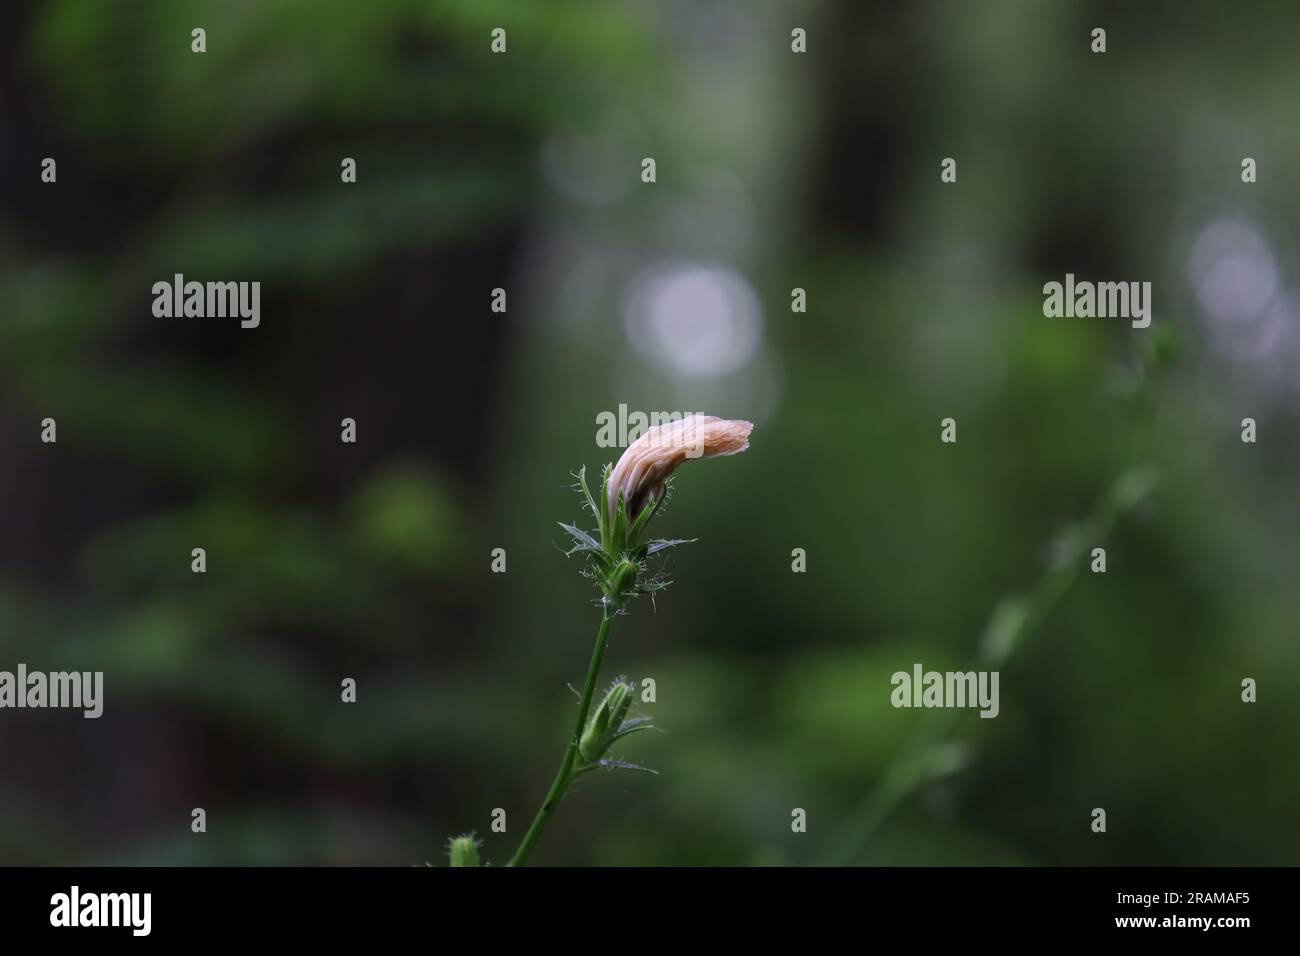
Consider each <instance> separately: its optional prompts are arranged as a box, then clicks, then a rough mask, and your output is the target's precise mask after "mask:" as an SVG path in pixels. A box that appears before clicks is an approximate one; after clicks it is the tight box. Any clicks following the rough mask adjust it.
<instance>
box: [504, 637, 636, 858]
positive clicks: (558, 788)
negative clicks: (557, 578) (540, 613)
mask: <svg viewBox="0 0 1300 956" xmlns="http://www.w3.org/2000/svg"><path fill="white" fill-rule="evenodd" d="M613 623H614V616H613V614H612V613H610V612H609V611H606V612H605V615H604V616H603V617H602V618H601V621H600V630H599V631H598V632H597V634H596V646H595V647H593V648H592V649H591V663H590V664H588V665H587V681H586V683H585V684H584V685H583V687H582V699H581V701H580V702H579V704H578V720H577V722H576V723H575V724H574V726H573V735H572V736H571V737H570V738H569V745H568V746H567V747H566V748H565V749H564V760H563V762H561V764H560V771H559V773H557V774H556V775H555V782H554V783H552V784H551V789H550V791H549V792H548V793H547V794H546V799H545V800H543V801H542V806H541V808H540V809H539V810H538V811H537V816H535V817H533V822H532V825H530V826H529V827H528V832H527V833H525V834H524V840H523V842H522V843H520V844H519V849H518V850H516V851H515V855H514V856H513V857H512V858H511V860H510V865H511V866H523V865H524V864H525V863H527V862H528V857H529V855H530V854H531V853H532V852H533V847H534V846H536V845H537V841H538V840H540V839H541V838H542V831H543V830H545V829H546V824H548V823H550V822H551V815H552V814H553V813H554V812H555V808H556V807H557V806H559V804H560V801H561V800H562V799H564V794H565V793H566V792H568V789H569V784H570V783H572V782H573V778H574V777H575V776H577V773H576V771H577V770H578V769H579V768H578V767H577V766H576V764H577V762H578V741H579V740H580V739H581V738H582V731H583V728H584V727H585V726H586V724H587V713H588V711H590V710H591V698H592V696H593V695H594V694H595V692H596V680H597V678H598V677H599V676H600V664H601V661H603V660H604V659H605V648H606V647H607V646H608V645H609V628H610V625H611V624H613Z"/></svg>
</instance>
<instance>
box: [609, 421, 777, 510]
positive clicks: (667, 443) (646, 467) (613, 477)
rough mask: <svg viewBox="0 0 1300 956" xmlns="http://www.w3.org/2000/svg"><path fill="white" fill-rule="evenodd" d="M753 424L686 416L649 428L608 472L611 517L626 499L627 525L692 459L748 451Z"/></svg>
mask: <svg viewBox="0 0 1300 956" xmlns="http://www.w3.org/2000/svg"><path fill="white" fill-rule="evenodd" d="M753 429H754V426H753V424H752V423H750V422H745V421H735V420H728V419H722V418H717V417H715V416H713V415H687V416H686V417H685V418H682V419H680V420H678V421H675V422H669V423H667V424H665V425H656V426H655V427H654V428H650V429H647V430H646V432H645V434H643V435H642V436H641V437H640V438H638V439H637V440H636V441H634V442H632V444H630V445H628V446H627V450H626V451H624V452H623V455H622V457H621V458H619V460H618V464H616V465H615V466H614V470H613V471H611V472H610V474H609V514H610V516H611V517H612V516H613V514H614V509H615V508H617V507H618V496H619V495H620V494H621V495H622V496H623V503H624V505H625V507H626V508H627V516H628V520H629V521H635V520H636V518H637V515H639V514H640V513H641V511H642V509H643V508H645V507H646V505H648V504H650V502H652V501H656V500H658V499H659V497H660V496H661V495H662V494H663V491H664V482H666V481H667V480H668V477H669V476H670V475H671V474H672V473H673V472H674V471H676V470H677V467H678V466H679V465H680V464H681V463H682V462H684V461H686V460H687V459H688V458H715V457H717V456H719V455H738V454H740V453H741V452H742V451H744V450H745V449H746V448H748V447H749V433H750V432H751V431H753Z"/></svg>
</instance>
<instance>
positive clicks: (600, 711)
mask: <svg viewBox="0 0 1300 956" xmlns="http://www.w3.org/2000/svg"><path fill="white" fill-rule="evenodd" d="M635 693H636V687H635V686H634V685H633V684H631V683H629V682H628V681H626V680H624V679H623V678H619V679H618V680H617V681H615V682H614V684H613V685H612V686H611V687H610V688H609V690H608V691H607V692H606V693H605V697H604V699H602V700H601V702H600V704H599V706H597V708H596V712H595V713H594V714H592V715H591V719H590V720H589V721H588V722H587V729H586V730H585V731H583V733H582V738H581V739H580V740H579V741H578V754H579V755H580V756H581V757H582V759H583V761H584V762H586V763H595V762H596V761H597V760H599V759H600V758H601V757H603V756H604V755H605V751H606V750H608V749H609V745H610V744H611V743H613V742H614V736H615V734H617V733H618V731H619V728H620V727H622V726H623V720H624V718H626V717H627V712H628V709H629V708H630V707H631V706H632V696H633V695H634V694H635Z"/></svg>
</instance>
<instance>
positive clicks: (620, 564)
mask: <svg viewBox="0 0 1300 956" xmlns="http://www.w3.org/2000/svg"><path fill="white" fill-rule="evenodd" d="M752 429H753V425H751V424H750V423H749V422H742V421H728V420H724V419H720V418H713V417H712V416H706V415H691V416H688V417H686V418H684V419H681V420H680V421H677V422H673V423H671V424H668V425H661V426H657V427H655V428H651V429H649V430H648V431H647V432H646V433H645V434H644V435H642V436H641V437H640V438H638V439H637V440H636V441H635V442H633V443H632V444H631V445H629V446H628V448H627V450H626V451H625V452H624V453H623V455H622V457H620V458H619V460H618V463H617V464H616V465H614V466H613V467H611V466H609V465H606V466H605V470H604V473H603V475H602V480H601V487H600V494H599V496H596V495H593V494H592V492H591V488H590V487H589V486H588V484H587V474H586V469H585V468H582V469H580V470H579V472H578V475H577V479H578V481H577V490H578V492H579V493H580V495H581V496H582V499H583V503H584V505H585V507H586V509H587V510H588V511H589V512H590V514H591V516H592V517H593V518H594V519H595V521H596V529H595V531H594V532H589V531H584V530H583V529H581V528H579V527H577V526H576V525H571V524H565V523H564V522H559V524H560V527H561V528H563V529H564V531H565V532H566V533H567V534H568V535H569V537H570V539H571V541H572V544H573V546H572V547H571V548H570V549H569V551H567V552H566V555H567V556H571V555H575V554H578V555H581V556H582V557H584V558H585V559H586V562H585V566H584V568H583V571H582V573H583V575H584V576H585V577H587V578H589V579H590V580H591V581H592V582H593V583H594V584H595V585H596V588H597V590H598V591H599V592H600V607H601V618H600V628H599V630H598V631H597V632H596V642H595V645H594V646H593V647H592V651H591V659H590V661H589V662H588V664H587V677H586V679H585V680H584V681H583V685H582V692H581V694H580V695H579V697H578V713H577V716H576V719H575V721H574V725H573V732H572V733H571V734H570V735H569V739H568V742H567V744H566V745H565V748H564V756H563V758H562V759H561V761H560V768H559V770H558V771H557V772H556V774H555V779H554V780H553V781H552V783H551V788H550V790H548V791H547V793H546V797H545V799H544V800H543V801H542V805H541V807H540V808H539V809H538V811H537V814H536V815H535V816H534V817H533V821H532V823H531V824H530V825H529V827H528V831H527V832H526V833H525V834H524V838H523V841H522V842H521V843H520V844H519V848H518V849H517V850H516V851H515V854H514V856H513V857H512V858H511V860H510V865H511V866H523V865H524V864H526V863H527V862H528V860H529V858H530V857H531V856H532V853H533V850H534V849H535V848H536V846H537V843H538V841H539V840H540V839H541V837H542V834H543V832H545V830H546V827H547V825H548V824H549V823H550V821H551V818H552V817H553V816H554V815H555V810H556V808H557V807H558V806H559V805H560V801H561V800H563V799H564V796H565V794H566V793H568V791H569V787H570V785H572V783H573V781H574V780H575V779H577V778H578V777H579V776H580V775H582V774H583V773H586V772H587V771H589V770H594V769H597V768H605V769H610V770H613V769H627V770H646V768H644V767H638V766H637V765H635V764H631V763H627V762H625V761H622V760H618V759H615V758H613V757H611V756H609V752H610V750H611V748H612V747H613V746H614V744H616V743H617V742H618V741H619V740H621V739H622V738H624V737H627V736H629V735H630V734H634V733H637V732H639V731H642V730H649V729H652V727H653V725H652V724H651V723H650V721H649V719H648V718H642V717H632V718H629V717H628V713H629V711H630V709H631V706H632V700H633V696H634V694H635V690H636V688H635V685H633V684H631V683H629V682H627V681H626V680H625V679H624V678H619V679H618V680H617V681H615V682H614V683H613V684H612V685H611V686H610V688H609V689H608V690H607V691H606V692H605V696H604V697H603V698H602V699H601V701H600V703H599V704H598V705H596V707H595V711H594V712H593V710H592V704H593V701H594V699H595V694H596V685H597V683H598V682H599V680H600V668H601V665H602V663H603V662H604V659H605V652H606V650H607V649H608V647H609V633H610V628H611V627H612V626H613V623H614V618H615V617H617V616H618V615H619V614H622V613H625V610H626V608H627V605H628V604H629V603H630V602H631V601H632V600H633V599H634V598H636V597H637V596H638V595H641V594H651V595H653V594H654V593H656V592H658V591H661V590H663V589H664V588H666V587H667V586H668V585H669V584H670V583H671V582H670V581H669V580H668V578H667V577H666V576H665V575H664V574H663V573H662V572H658V571H654V570H653V569H651V568H650V566H649V559H650V558H651V557H652V556H654V555H656V554H659V553H661V552H664V551H667V550H668V549H670V548H674V547H676V546H677V545H680V544H686V543H688V542H687V541H686V540H685V539H681V538H654V539H652V538H648V537H647V536H646V531H647V528H648V526H649V524H650V521H651V520H652V519H653V518H654V516H655V515H656V514H657V513H658V512H659V510H660V507H661V506H662V505H663V503H664V501H665V500H667V498H668V494H669V479H670V478H671V477H672V473H673V472H674V471H675V470H676V469H677V468H678V466H680V465H681V464H682V463H683V462H685V461H687V460H690V459H696V458H712V457H717V456H721V455H735V454H739V453H740V452H743V451H744V450H745V449H746V448H748V447H749V433H750V431H751V430H752ZM650 772H651V773H653V771H650Z"/></svg>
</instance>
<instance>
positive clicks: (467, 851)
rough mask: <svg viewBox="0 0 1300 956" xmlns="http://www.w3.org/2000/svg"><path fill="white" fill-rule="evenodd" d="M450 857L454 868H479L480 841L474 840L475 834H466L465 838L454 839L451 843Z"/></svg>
mask: <svg viewBox="0 0 1300 956" xmlns="http://www.w3.org/2000/svg"><path fill="white" fill-rule="evenodd" d="M447 852H448V855H449V856H450V857H451V865H452V866H478V865H479V862H478V841H477V840H475V839H474V834H472V833H466V834H464V835H463V836H458V837H454V838H453V839H452V841H451V847H450V848H449V849H448V851H447Z"/></svg>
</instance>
